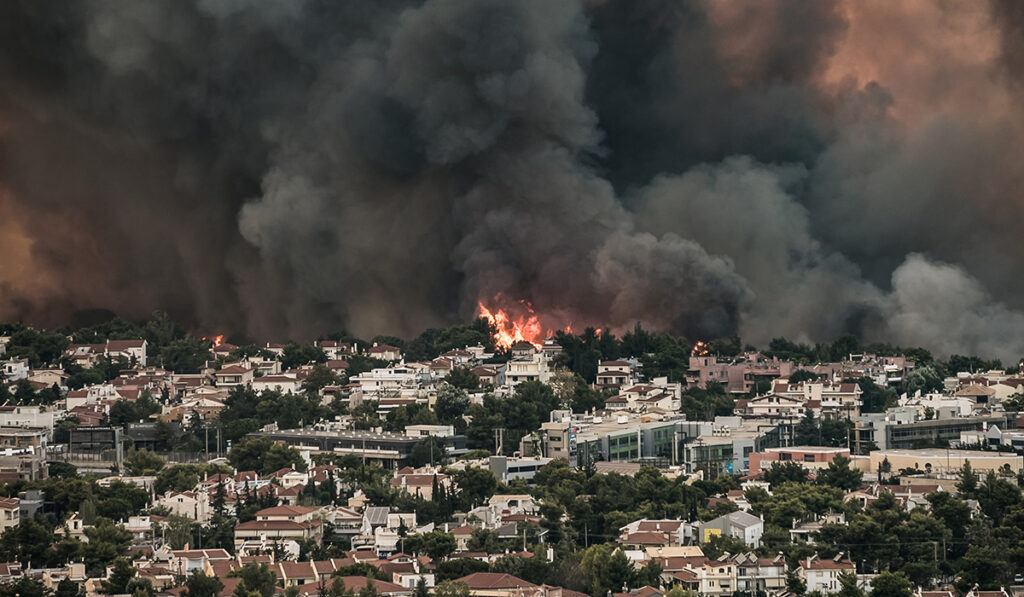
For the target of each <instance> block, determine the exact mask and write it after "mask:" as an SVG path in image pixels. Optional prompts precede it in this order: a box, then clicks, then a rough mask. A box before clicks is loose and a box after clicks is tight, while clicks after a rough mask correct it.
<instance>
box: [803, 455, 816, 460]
mask: <svg viewBox="0 0 1024 597" xmlns="http://www.w3.org/2000/svg"><path fill="white" fill-rule="evenodd" d="M804 462H814V454H804Z"/></svg>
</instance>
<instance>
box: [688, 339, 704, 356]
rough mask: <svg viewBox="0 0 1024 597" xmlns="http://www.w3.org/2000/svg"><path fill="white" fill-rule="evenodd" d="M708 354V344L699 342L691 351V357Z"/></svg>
mask: <svg viewBox="0 0 1024 597" xmlns="http://www.w3.org/2000/svg"><path fill="white" fill-rule="evenodd" d="M706 354H708V344H707V342H702V341H700V340H697V343H696V344H694V345H693V350H691V351H690V356H693V357H699V356H704V355H706Z"/></svg>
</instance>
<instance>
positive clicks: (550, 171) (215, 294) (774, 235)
mask: <svg viewBox="0 0 1024 597" xmlns="http://www.w3.org/2000/svg"><path fill="white" fill-rule="evenodd" d="M1022 31H1024V17H1022V16H1021V11H1020V10H1018V9H1017V8H1016V7H1015V5H1014V4H1013V3H995V4H991V5H990V4H981V3H963V4H956V3H954V4H948V3H895V4H894V3H885V2H881V1H880V0H879V1H878V2H868V3H864V2H856V3H829V2H811V3H808V2H800V1H795V0H782V1H780V2H772V3H763V2H757V1H753V0H751V1H749V2H724V1H715V0H700V1H692V2H680V1H678V0H663V1H662V0H652V1H649V2H633V1H629V0H590V1H588V2H576V1H565V2H552V1H550V0H422V1H412V0H408V1H398V0H374V1H372V2H370V1H366V2H362V1H354V2H322V1H318V0H306V1H303V2H296V1H289V2H265V1H259V2H255V1H249V0H228V1H219V2H217V1H208V0H195V1H194V2H180V1H171V0H165V1H158V2H146V3H140V2H134V1H130V0H124V1H121V2H118V1H114V2H89V1H78V2H67V3H62V4H59V5H55V6H54V5H47V6H45V7H44V6H41V5H40V4H39V3H37V2H31V1H30V0H25V1H23V2H20V3H19V2H7V3H3V4H0V40H2V41H0V44H2V45H3V49H4V51H3V52H0V318H11V317H24V318H26V319H29V320H32V321H37V322H39V323H44V324H54V323H63V322H66V321H67V320H68V318H69V317H70V316H71V314H72V313H74V312H76V311H79V310H82V309H90V308H109V309H112V310H114V311H117V312H118V313H121V314H122V315H125V316H131V317H140V316H145V315H147V314H148V313H149V312H150V311H152V310H154V309H163V310H166V311H168V312H170V313H171V314H172V315H174V316H175V317H178V318H181V319H184V320H186V321H188V322H190V323H191V324H193V325H195V326H198V327H202V328H204V329H220V330H234V331H236V332H244V333H247V334H249V335H250V336H252V337H255V338H263V337H270V336H276V337H279V338H280V337H292V338H305V337H310V336H315V335H316V334H318V333H322V332H324V331H328V330H336V329H341V328H348V329H349V330H352V331H355V332H357V333H384V332H390V333H398V334H410V333H415V332H417V331H419V330H420V329H422V328H424V327H427V326H431V325H441V324H447V323H452V322H455V321H461V320H465V319H467V318H469V317H471V316H472V315H473V313H474V310H475V308H476V304H477V301H478V300H484V301H492V300H494V297H498V296H500V297H504V298H503V299H500V300H516V299H525V300H529V301H532V303H533V304H534V305H535V307H536V308H537V310H538V312H539V313H540V314H541V316H542V320H543V321H544V323H545V324H546V325H548V326H550V327H554V326H561V325H564V324H565V323H569V322H572V323H573V324H574V325H576V326H580V325H586V324H593V325H599V326H607V327H611V328H612V329H620V328H624V327H627V326H631V325H632V323H633V322H635V321H637V320H641V321H643V322H644V323H645V324H647V325H649V326H652V327H656V328H660V329H665V330H669V331H673V332H677V333H683V334H687V335H688V336H690V337H691V338H697V337H706V336H720V335H726V334H734V333H735V334H739V335H741V336H742V337H743V339H744V340H747V341H749V342H754V343H763V342H765V341H766V340H767V339H769V338H771V337H773V336H777V335H787V336H790V337H793V338H797V339H801V340H826V339H830V338H831V337H833V336H835V335H837V334H840V333H843V332H855V333H859V334H861V335H863V336H864V337H865V338H866V339H868V340H886V341H891V342H895V343H907V344H920V345H924V346H927V347H930V348H934V349H936V350H937V351H940V352H952V351H960V352H977V353H980V354H983V355H986V356H1000V357H1004V358H1016V357H1017V356H1019V355H1021V354H1024V315H1022V313H1021V311H1020V310H1021V309H1022V308H1024V298H1021V297H1022V296H1024V294H1022V293H1021V292H1019V291H1020V290H1024V277H1022V276H1020V275H1019V274H1020V270H1021V266H1020V265H1019V264H1018V258H1017V254H1016V249H1017V246H1018V243H1017V240H1016V239H1017V238H1018V232H1017V231H1018V230H1019V229H1020V227H1021V225H1022V224H1024V221H1022V220H1024V218H1022V217H1021V215H1019V214H1020V210H1019V209H1018V206H1019V204H1020V203H1021V202H1020V200H1019V198H1018V192H1019V191H1018V189H1020V188H1022V185H1021V183H1022V182H1024V181H1021V180H1019V179H1020V178H1021V177H1022V175H1021V174H1019V173H1018V172H1020V169H1019V168H1018V167H1017V164H1016V161H1017V159H1018V158H1017V156H1020V155H1024V153H1022V150H1024V127H1022V125H1024V117H1022V116H1021V115H1020V114H1019V110H1016V109H1015V108H1014V106H1015V105H1016V104H1017V100H1018V99H1020V97H1021V95H1022V94H1024V88H1022V86H1021V83H1022V82H1024V79H1022V78H1021V75H1022V74H1024V73H1022V72H1021V71H1020V63H1019V60H1020V59H1019V52H1017V51H1016V50H1017V49H1019V48H1021V47H1024V36H1022Z"/></svg>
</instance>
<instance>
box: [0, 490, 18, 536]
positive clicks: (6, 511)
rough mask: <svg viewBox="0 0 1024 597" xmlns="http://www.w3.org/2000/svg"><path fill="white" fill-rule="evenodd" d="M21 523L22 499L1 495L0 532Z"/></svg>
mask: <svg viewBox="0 0 1024 597" xmlns="http://www.w3.org/2000/svg"><path fill="white" fill-rule="evenodd" d="M19 523H21V500H19V499H18V498H5V497H0V533H3V532H4V531H6V530H7V529H13V528H14V527H16V526H18V524H19Z"/></svg>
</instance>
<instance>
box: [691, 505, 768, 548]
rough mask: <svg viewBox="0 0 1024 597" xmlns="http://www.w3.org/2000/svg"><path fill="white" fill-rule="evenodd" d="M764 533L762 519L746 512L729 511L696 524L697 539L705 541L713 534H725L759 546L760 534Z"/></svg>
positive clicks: (752, 545)
mask: <svg viewBox="0 0 1024 597" xmlns="http://www.w3.org/2000/svg"><path fill="white" fill-rule="evenodd" d="M762 533H764V521H763V520H762V519H761V518H759V517H757V516H754V515H753V514H748V513H747V512H731V513H729V514H723V515H722V516H719V517H718V518H715V519H713V520H709V521H708V522H705V523H701V524H700V525H698V540H699V541H700V543H706V542H707V541H709V540H710V539H711V538H712V537H714V536H715V535H725V536H728V537H733V538H735V539H739V540H740V541H743V542H744V543H746V544H747V546H748V547H752V548H756V547H760V546H761V534H762Z"/></svg>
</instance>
